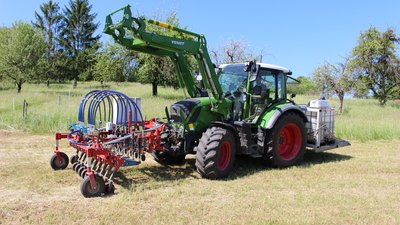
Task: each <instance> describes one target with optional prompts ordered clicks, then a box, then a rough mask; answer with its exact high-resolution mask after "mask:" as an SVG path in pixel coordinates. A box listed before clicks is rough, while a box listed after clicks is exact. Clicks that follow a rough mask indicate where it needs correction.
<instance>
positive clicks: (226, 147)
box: [196, 127, 236, 179]
mask: <svg viewBox="0 0 400 225" xmlns="http://www.w3.org/2000/svg"><path fill="white" fill-rule="evenodd" d="M235 154H236V144H235V139H234V136H233V134H232V133H231V132H230V131H229V130H226V129H224V128H221V127H211V128H208V129H207V130H206V132H204V133H203V136H202V137H201V139H200V141H199V145H198V146H197V147H196V167H197V171H198V172H199V173H200V175H201V176H202V177H204V178H209V179H218V178H223V177H226V176H228V174H229V173H230V172H231V170H232V168H233V163H234V161H235Z"/></svg>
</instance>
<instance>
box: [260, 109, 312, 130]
mask: <svg viewBox="0 0 400 225" xmlns="http://www.w3.org/2000/svg"><path fill="white" fill-rule="evenodd" d="M289 111H291V112H296V113H298V114H299V115H300V116H301V117H302V118H303V120H304V123H306V122H307V121H308V120H307V117H306V115H305V114H304V112H303V111H302V110H301V109H300V107H299V106H297V105H294V104H292V103H284V104H278V105H275V106H273V107H272V108H271V110H269V111H267V112H266V113H265V114H264V115H263V116H262V119H261V122H260V127H261V128H264V129H271V128H273V127H274V125H275V123H276V121H278V119H279V118H280V117H281V116H282V115H283V114H285V113H287V112H289Z"/></svg>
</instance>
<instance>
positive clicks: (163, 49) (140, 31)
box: [104, 5, 223, 103]
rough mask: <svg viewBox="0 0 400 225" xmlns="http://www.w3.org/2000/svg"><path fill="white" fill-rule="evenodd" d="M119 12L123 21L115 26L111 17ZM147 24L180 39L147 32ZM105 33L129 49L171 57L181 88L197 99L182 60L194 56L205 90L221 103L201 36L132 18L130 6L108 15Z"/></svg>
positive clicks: (192, 80) (193, 84)
mask: <svg viewBox="0 0 400 225" xmlns="http://www.w3.org/2000/svg"><path fill="white" fill-rule="evenodd" d="M121 11H123V18H122V19H121V21H120V22H116V23H114V22H113V20H112V18H111V17H112V16H113V15H114V14H116V13H119V12H121ZM148 24H152V25H155V26H159V27H163V28H165V29H169V30H172V31H175V32H176V33H177V34H178V35H179V37H176V36H167V35H161V34H157V33H156V32H150V31H148V30H147V29H146V28H147V25H148ZM104 33H106V34H109V35H111V36H112V37H113V38H114V40H115V41H116V42H117V43H119V44H121V45H123V46H125V47H126V48H128V49H131V50H134V51H138V52H143V53H148V54H152V55H156V56H164V57H165V56H166V57H170V58H171V59H172V61H173V62H174V65H175V69H176V72H177V77H178V81H179V83H180V85H181V87H182V88H186V90H187V92H188V94H189V95H190V96H191V97H197V96H198V91H197V89H196V86H195V83H194V79H193V75H192V72H191V71H190V68H189V63H188V62H187V59H186V58H185V56H186V55H193V56H194V57H195V59H196V61H197V63H198V66H199V70H200V72H201V74H202V75H203V80H204V84H205V87H206V88H207V89H208V90H210V93H211V94H212V96H213V97H214V99H216V100H219V102H220V103H222V101H223V93H222V89H221V85H220V84H219V82H218V78H217V75H216V73H215V70H214V67H213V64H212V62H211V59H210V56H209V54H208V50H207V46H206V45H207V44H206V39H205V37H204V36H203V35H200V34H196V33H193V32H190V31H187V30H184V29H181V28H177V27H174V26H172V25H169V24H166V23H163V22H160V21H156V20H152V19H146V18H144V17H133V16H132V13H131V10H130V5H127V6H125V7H123V8H121V9H119V10H117V11H115V12H113V13H111V14H109V15H108V16H107V18H106V25H105V28H104Z"/></svg>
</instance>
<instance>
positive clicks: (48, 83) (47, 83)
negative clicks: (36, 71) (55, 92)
mask: <svg viewBox="0 0 400 225" xmlns="http://www.w3.org/2000/svg"><path fill="white" fill-rule="evenodd" d="M46 86H47V87H48V88H49V87H50V79H47V82H46Z"/></svg>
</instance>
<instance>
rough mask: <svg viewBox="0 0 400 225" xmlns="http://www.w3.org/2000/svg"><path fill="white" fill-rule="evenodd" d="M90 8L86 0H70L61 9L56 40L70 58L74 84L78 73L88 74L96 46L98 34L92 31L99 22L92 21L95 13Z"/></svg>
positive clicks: (86, 75) (85, 75)
mask: <svg viewBox="0 0 400 225" xmlns="http://www.w3.org/2000/svg"><path fill="white" fill-rule="evenodd" d="M91 9H92V6H91V5H90V4H89V1H88V0H70V1H69V6H67V7H66V8H65V9H64V10H63V18H62V20H61V27H62V29H61V31H60V35H59V38H58V42H59V44H60V46H61V49H62V50H63V51H64V55H65V56H66V57H70V58H71V66H72V68H71V72H72V74H71V78H72V79H73V80H74V86H76V80H77V79H78V76H79V74H84V77H88V76H90V74H89V75H88V74H87V73H90V67H91V66H92V65H93V62H94V54H95V52H96V50H97V48H98V41H99V38H100V36H99V35H94V33H95V31H96V29H97V27H98V25H99V24H98V23H94V19H95V18H96V15H97V14H95V13H91ZM85 73H86V74H85Z"/></svg>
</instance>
